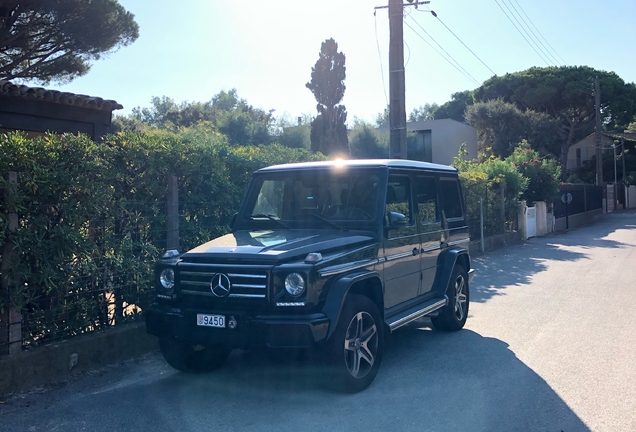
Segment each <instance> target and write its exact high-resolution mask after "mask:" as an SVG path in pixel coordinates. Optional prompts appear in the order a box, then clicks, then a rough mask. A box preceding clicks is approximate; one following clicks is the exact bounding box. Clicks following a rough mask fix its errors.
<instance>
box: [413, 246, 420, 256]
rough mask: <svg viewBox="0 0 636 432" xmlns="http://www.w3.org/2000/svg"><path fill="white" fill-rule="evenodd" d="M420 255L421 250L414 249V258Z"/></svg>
mask: <svg viewBox="0 0 636 432" xmlns="http://www.w3.org/2000/svg"><path fill="white" fill-rule="evenodd" d="M418 253H420V250H419V249H418V248H413V256H415V255H417V254H418Z"/></svg>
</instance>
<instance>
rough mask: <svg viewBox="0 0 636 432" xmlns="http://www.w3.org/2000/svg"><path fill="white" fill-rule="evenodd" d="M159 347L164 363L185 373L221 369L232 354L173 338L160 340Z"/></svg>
mask: <svg viewBox="0 0 636 432" xmlns="http://www.w3.org/2000/svg"><path fill="white" fill-rule="evenodd" d="M159 347H160V348H161V354H163V358H164V359H165V360H166V362H167V363H168V364H169V365H170V366H172V367H173V368H175V369H177V370H179V371H181V372H187V373H203V372H211V371H213V370H215V369H219V368H220V367H222V366H223V365H224V364H225V362H226V360H227V358H228V357H229V356H230V353H231V352H232V350H231V349H229V348H226V347H222V346H217V347H202V349H198V348H200V347H201V346H200V345H192V344H187V343H185V342H182V341H179V340H177V339H175V338H160V339H159Z"/></svg>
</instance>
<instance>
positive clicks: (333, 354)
mask: <svg viewBox="0 0 636 432" xmlns="http://www.w3.org/2000/svg"><path fill="white" fill-rule="evenodd" d="M383 351H384V327H383V324H382V320H381V317H380V313H379V311H378V308H377V307H376V305H375V304H374V303H373V302H372V301H371V300H370V299H369V298H368V297H364V296H361V295H356V294H350V295H349V296H348V297H347V301H346V303H345V305H344V307H343V309H342V313H341V315H340V319H339V320H338V324H337V326H336V329H335V330H334V332H333V334H332V335H331V339H330V340H329V342H328V343H327V346H326V347H325V353H324V354H325V369H326V372H327V375H328V383H329V384H330V386H331V387H332V388H333V389H335V390H337V391H342V392H346V393H355V392H359V391H361V390H364V389H365V388H367V387H368V386H369V385H370V384H371V383H372V382H373V380H374V379H375V376H376V375H377V373H378V369H379V368H380V363H381V362H382V354H383Z"/></svg>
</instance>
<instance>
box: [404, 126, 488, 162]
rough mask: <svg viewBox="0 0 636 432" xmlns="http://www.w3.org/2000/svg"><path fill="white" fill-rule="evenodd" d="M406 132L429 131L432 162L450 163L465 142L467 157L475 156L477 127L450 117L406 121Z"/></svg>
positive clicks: (473, 157) (472, 157)
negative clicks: (431, 145)
mask: <svg viewBox="0 0 636 432" xmlns="http://www.w3.org/2000/svg"><path fill="white" fill-rule="evenodd" d="M406 129H407V131H408V132H416V131H424V130H430V131H431V141H432V144H433V163H438V164H443V165H450V164H451V163H453V158H454V157H455V156H457V153H458V152H459V147H460V146H461V145H462V143H466V150H467V151H468V157H469V158H470V159H475V158H476V157H477V129H475V128H474V127H472V126H469V125H467V124H465V123H461V122H458V121H456V120H452V119H441V120H423V121H419V122H408V123H407V124H406Z"/></svg>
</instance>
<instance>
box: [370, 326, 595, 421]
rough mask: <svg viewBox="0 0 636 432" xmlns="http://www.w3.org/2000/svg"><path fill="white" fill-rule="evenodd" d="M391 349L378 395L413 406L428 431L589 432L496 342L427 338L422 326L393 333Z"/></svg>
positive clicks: (461, 335)
mask: <svg viewBox="0 0 636 432" xmlns="http://www.w3.org/2000/svg"><path fill="white" fill-rule="evenodd" d="M422 322H423V323H424V325H423V326H422ZM391 345H392V347H391V350H390V351H389V352H388V354H387V356H386V357H385V361H384V364H383V365H382V367H383V369H382V375H381V376H379V377H378V378H379V379H378V387H379V389H380V391H381V392H382V393H384V394H395V393H396V392H402V393H403V394H405V395H411V396H410V397H411V398H413V397H416V398H419V404H418V410H420V413H421V417H422V418H423V419H429V421H432V422H433V424H435V425H439V426H436V427H434V428H431V429H432V430H456V431H457V430H471V431H504V430H505V431H514V430H518V431H521V430H524V431H538V430H542V431H585V430H589V428H588V427H587V426H586V425H585V424H584V423H583V421H582V420H581V419H580V418H579V417H578V416H577V415H576V414H575V413H574V412H573V411H572V409H571V408H570V407H569V406H568V405H567V403H566V402H565V401H563V400H562V399H561V398H560V397H559V395H558V394H557V393H556V392H555V391H554V390H553V389H552V388H551V387H550V385H549V384H548V383H547V382H546V381H545V380H544V379H543V378H542V377H541V376H539V375H538V374H537V373H535V372H534V371H533V370H532V369H531V368H530V367H528V366H527V365H526V364H524V363H523V362H522V361H521V360H519V359H518V358H517V357H516V355H515V354H514V353H513V352H512V351H511V350H509V349H508V344H507V343H506V342H504V341H502V340H499V339H495V338H490V337H483V336H481V335H480V334H478V333H476V332H474V331H471V330H467V329H464V330H462V331H459V332H456V333H444V332H438V331H434V330H431V328H430V327H428V326H426V320H423V321H420V323H419V324H416V323H414V325H411V326H409V327H407V328H404V329H400V330H399V331H397V332H395V333H394V334H393V335H392V344H391ZM405 371H408V372H407V373H405ZM412 405H413V406H415V404H412Z"/></svg>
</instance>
